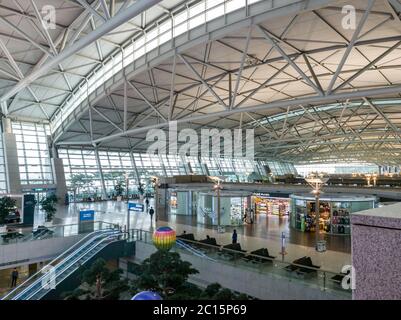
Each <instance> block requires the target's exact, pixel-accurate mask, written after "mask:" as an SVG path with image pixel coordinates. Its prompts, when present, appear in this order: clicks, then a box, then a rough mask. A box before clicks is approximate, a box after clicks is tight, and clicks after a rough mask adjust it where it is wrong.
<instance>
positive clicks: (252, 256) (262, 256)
mask: <svg viewBox="0 0 401 320" xmlns="http://www.w3.org/2000/svg"><path fill="white" fill-rule="evenodd" d="M177 238H180V239H182V240H187V243H188V244H190V245H191V246H193V247H196V248H197V249H199V250H202V251H218V255H219V256H221V257H222V258H225V259H227V260H236V259H243V260H244V261H246V262H252V263H268V262H271V261H272V260H273V259H275V257H274V256H271V255H270V254H269V250H268V249H267V248H260V249H258V250H254V251H252V252H250V253H249V254H247V251H246V250H243V249H242V248H241V245H240V244H239V243H230V244H227V245H224V246H222V245H219V244H218V243H217V241H216V238H211V237H207V238H206V239H203V240H196V239H195V236H194V235H193V233H183V234H181V235H179V236H177ZM204 244H206V246H205V245H204Z"/></svg>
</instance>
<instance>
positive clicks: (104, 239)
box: [15, 231, 122, 300]
mask: <svg viewBox="0 0 401 320" xmlns="http://www.w3.org/2000/svg"><path fill="white" fill-rule="evenodd" d="M120 234H122V232H119V231H116V232H115V233H112V234H109V235H107V236H106V237H105V238H103V239H101V240H100V241H99V242H96V243H94V244H93V245H92V246H90V247H89V248H87V249H86V250H85V251H84V252H82V253H81V254H80V255H77V256H76V257H75V258H74V260H72V261H68V260H67V261H66V262H68V264H62V262H60V263H61V264H62V265H61V266H59V267H62V268H61V269H56V275H55V279H56V280H57V278H58V277H59V276H61V275H62V274H63V273H64V272H65V271H67V270H68V269H69V268H70V267H71V266H72V265H74V264H75V263H77V262H78V261H79V260H80V259H82V258H83V257H85V256H86V255H87V254H88V253H90V252H91V251H92V250H93V249H95V248H96V247H98V246H99V245H101V244H102V243H104V242H105V241H107V240H109V239H112V238H114V237H115V236H117V235H120ZM90 258H91V257H89V259H90ZM86 261H88V259H86V260H85V261H84V263H85V262H86ZM56 268H57V267H56ZM78 268H79V267H78ZM78 268H75V269H74V270H72V271H71V272H70V274H71V273H73V272H74V271H75V270H77V269H78ZM44 276H46V274H43V276H42V277H41V278H39V279H38V280H41V281H42V278H43V277H44ZM67 277H68V275H67ZM67 277H65V278H67ZM65 278H64V279H65ZM64 279H62V280H61V281H59V282H58V283H56V286H57V284H59V283H61V282H62V281H63V280H64ZM35 284H37V281H35ZM32 285H34V284H32ZM26 289H29V288H26ZM41 289H42V287H40V288H39V289H37V290H36V291H34V292H33V293H30V294H29V297H28V299H25V300H29V299H30V298H31V297H32V296H34V295H36V294H37V293H38V292H40V290H41ZM25 291H26V290H25ZM25 291H24V292H21V293H20V294H19V295H18V296H16V297H15V300H17V299H18V297H20V296H21V295H22V294H23V293H25ZM44 294H46V292H45V293H44ZM44 294H43V295H44ZM43 295H42V296H41V297H43Z"/></svg>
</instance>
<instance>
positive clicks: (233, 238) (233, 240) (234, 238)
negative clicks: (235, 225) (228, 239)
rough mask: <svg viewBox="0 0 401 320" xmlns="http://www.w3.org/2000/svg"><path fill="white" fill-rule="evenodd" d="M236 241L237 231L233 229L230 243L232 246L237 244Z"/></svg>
mask: <svg viewBox="0 0 401 320" xmlns="http://www.w3.org/2000/svg"><path fill="white" fill-rule="evenodd" d="M237 240H238V233H237V230H235V229H234V231H233V235H232V243H233V244H235V243H237Z"/></svg>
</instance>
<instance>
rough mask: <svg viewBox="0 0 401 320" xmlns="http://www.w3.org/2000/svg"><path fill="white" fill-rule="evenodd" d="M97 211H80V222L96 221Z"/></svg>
mask: <svg viewBox="0 0 401 320" xmlns="http://www.w3.org/2000/svg"><path fill="white" fill-rule="evenodd" d="M94 220H95V210H82V211H79V221H94Z"/></svg>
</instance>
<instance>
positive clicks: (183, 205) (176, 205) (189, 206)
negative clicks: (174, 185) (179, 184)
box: [168, 190, 197, 215]
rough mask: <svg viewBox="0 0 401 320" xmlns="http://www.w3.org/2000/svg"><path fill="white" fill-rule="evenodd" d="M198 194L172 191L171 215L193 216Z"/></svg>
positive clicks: (170, 197) (169, 207) (170, 201)
mask: <svg viewBox="0 0 401 320" xmlns="http://www.w3.org/2000/svg"><path fill="white" fill-rule="evenodd" d="M196 196H197V193H196V192H192V191H175V190H170V196H169V199H170V200H169V206H168V209H169V213H170V214H173V215H192V214H193V212H194V209H193V206H194V204H195V203H196Z"/></svg>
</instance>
